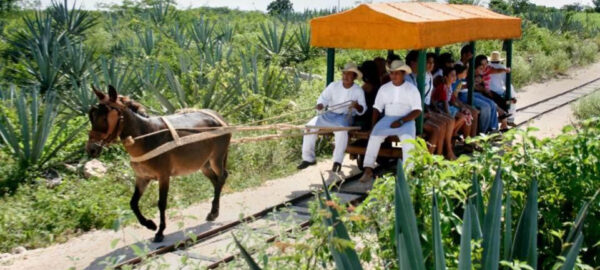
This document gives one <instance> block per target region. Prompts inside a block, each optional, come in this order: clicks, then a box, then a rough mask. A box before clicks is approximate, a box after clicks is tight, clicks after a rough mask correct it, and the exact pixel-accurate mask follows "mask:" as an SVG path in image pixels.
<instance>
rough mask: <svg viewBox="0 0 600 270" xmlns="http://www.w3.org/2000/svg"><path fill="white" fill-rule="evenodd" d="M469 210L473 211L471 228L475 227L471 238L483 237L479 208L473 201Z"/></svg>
mask: <svg viewBox="0 0 600 270" xmlns="http://www.w3.org/2000/svg"><path fill="white" fill-rule="evenodd" d="M469 210H470V211H471V229H473V231H472V232H471V238H473V239H474V240H478V239H481V237H483V232H482V230H481V224H480V223H479V218H478V215H477V209H475V205H474V204H473V202H471V203H470V207H469Z"/></svg>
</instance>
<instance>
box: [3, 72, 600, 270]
mask: <svg viewBox="0 0 600 270" xmlns="http://www.w3.org/2000/svg"><path fill="white" fill-rule="evenodd" d="M598 74H600V63H595V64H593V65H590V66H587V67H585V68H579V69H574V70H572V71H571V72H569V74H568V75H567V76H565V77H563V78H559V79H554V80H549V81H547V82H544V83H535V84H532V85H529V86H527V87H524V88H523V89H522V91H521V92H520V93H519V94H518V100H519V103H518V105H520V106H525V105H527V104H531V103H533V102H535V101H538V100H541V99H543V98H545V97H548V96H551V95H555V94H557V93H559V92H561V91H564V90H567V89H570V88H572V87H574V86H576V85H578V84H581V83H583V82H587V81H590V80H591V79H593V78H595V77H596V76H598ZM573 119H574V117H573V116H572V113H571V108H570V106H566V107H564V108H562V109H560V110H557V111H554V112H552V113H550V114H548V115H546V116H544V117H542V118H540V119H538V120H536V121H534V122H532V125H534V126H536V127H538V128H539V129H540V131H538V132H537V134H536V135H537V136H539V137H548V136H554V135H556V134H558V133H559V132H560V130H561V129H562V127H563V126H564V125H567V124H570V122H571V121H572V120H573ZM350 164H351V165H352V166H349V165H350ZM353 165H354V162H350V161H348V160H347V159H346V166H344V168H343V171H342V174H344V175H351V174H356V173H358V169H357V168H356V167H355V166H353ZM330 166H331V161H323V162H320V163H319V164H317V166H314V167H311V168H310V169H308V170H304V171H301V172H298V173H296V174H294V175H291V176H288V177H285V178H281V179H276V180H271V181H267V182H265V183H264V184H263V185H262V186H260V187H257V188H252V189H248V190H245V191H243V192H237V193H232V194H226V195H224V196H223V197H222V198H221V215H220V217H219V218H218V219H217V221H216V222H210V223H205V221H204V217H205V215H206V214H207V213H208V211H209V209H210V203H209V202H204V203H199V204H196V205H193V206H191V207H189V208H187V209H183V210H179V211H178V210H174V209H170V210H169V211H168V214H169V216H168V223H167V224H168V227H167V229H166V231H165V235H168V234H171V233H175V232H177V231H179V230H180V229H181V228H190V227H201V228H203V229H207V228H214V227H217V226H219V225H221V224H224V223H227V222H230V221H234V220H237V219H238V218H239V217H240V215H247V214H251V213H255V212H258V211H260V210H263V209H265V208H267V207H270V206H272V205H276V204H278V203H281V202H283V201H286V200H290V199H292V198H295V197H298V196H301V195H303V194H305V193H306V192H310V190H311V189H313V188H315V187H320V186H321V183H320V181H321V180H320V175H319V173H320V172H323V173H324V174H325V177H326V178H328V180H330V181H331V180H333V179H334V176H333V175H332V174H331V173H330V172H329V171H328V170H329V168H330ZM192 217H193V218H192ZM154 220H155V221H157V218H156V217H155V218H154ZM152 237H153V232H151V231H149V230H147V229H145V228H142V227H140V226H139V225H132V226H129V227H126V228H124V229H122V230H120V231H116V232H115V231H110V230H102V231H92V232H89V233H86V234H84V235H81V236H79V237H76V238H73V239H71V240H69V241H68V242H66V243H63V244H57V245H54V246H50V247H47V248H41V249H36V250H30V251H26V252H25V253H23V254H18V255H10V256H7V257H5V258H2V259H0V269H31V270H35V269H67V268H70V267H74V268H75V269H84V268H86V267H88V266H89V265H90V264H91V263H98V261H99V260H103V259H102V258H103V257H104V256H106V255H107V254H110V253H111V252H112V251H113V250H115V249H118V248H122V247H125V246H128V245H130V244H132V243H136V242H138V241H139V240H143V239H151V238H152ZM115 239H118V240H115ZM113 241H118V242H117V243H116V245H115V246H113V247H111V242H113Z"/></svg>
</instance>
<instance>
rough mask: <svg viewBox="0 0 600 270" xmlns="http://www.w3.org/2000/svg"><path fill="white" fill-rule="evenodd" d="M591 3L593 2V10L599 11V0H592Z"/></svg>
mask: <svg viewBox="0 0 600 270" xmlns="http://www.w3.org/2000/svg"><path fill="white" fill-rule="evenodd" d="M592 3H593V4H594V11H596V12H600V0H592Z"/></svg>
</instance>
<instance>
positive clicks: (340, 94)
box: [317, 81, 367, 115]
mask: <svg viewBox="0 0 600 270" xmlns="http://www.w3.org/2000/svg"><path fill="white" fill-rule="evenodd" d="M348 101H357V102H358V104H359V105H360V106H362V108H363V109H362V111H361V112H359V111H356V109H352V113H353V114H358V115H362V114H364V113H365V110H366V109H367V102H366V101H365V92H364V91H363V89H362V88H361V87H360V86H358V84H353V85H352V86H351V87H350V88H345V87H344V84H343V83H342V81H335V82H332V83H330V84H329V85H328V86H327V88H325V90H324V91H323V93H321V95H320V96H319V99H318V100H317V104H323V105H324V106H334V105H337V104H341V103H344V102H348ZM348 106H350V103H348V105H347V106H341V107H340V108H336V109H334V110H331V111H332V112H334V113H340V114H341V113H347V112H348Z"/></svg>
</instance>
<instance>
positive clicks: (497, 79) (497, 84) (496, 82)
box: [489, 63, 506, 95]
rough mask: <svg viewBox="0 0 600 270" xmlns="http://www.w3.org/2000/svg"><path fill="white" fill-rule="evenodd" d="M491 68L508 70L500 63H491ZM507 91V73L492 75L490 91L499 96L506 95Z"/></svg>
mask: <svg viewBox="0 0 600 270" xmlns="http://www.w3.org/2000/svg"><path fill="white" fill-rule="evenodd" d="M489 66H490V67H492V68H496V69H506V66H504V65H503V64H500V63H490V64H489ZM505 89H506V72H502V73H495V74H490V90H492V91H494V92H495V93H496V94H498V95H504V90H505Z"/></svg>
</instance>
